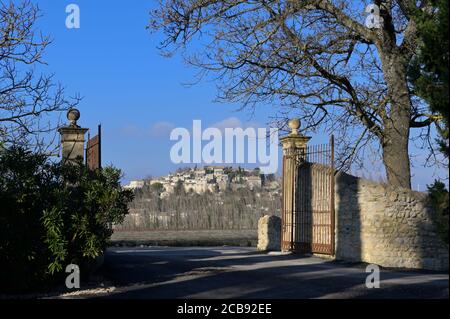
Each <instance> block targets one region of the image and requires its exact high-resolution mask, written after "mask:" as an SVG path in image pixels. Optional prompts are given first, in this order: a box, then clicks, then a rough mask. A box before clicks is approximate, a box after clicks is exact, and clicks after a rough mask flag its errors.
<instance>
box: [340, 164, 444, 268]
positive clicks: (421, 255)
mask: <svg viewBox="0 0 450 319" xmlns="http://www.w3.org/2000/svg"><path fill="white" fill-rule="evenodd" d="M335 209H336V258H337V259H342V260H349V261H363V262H367V263H374V264H378V265H381V266H385V267H406V268H421V269H431V270H447V271H448V247H447V246H446V245H445V244H444V243H443V242H442V240H441V238H440V237H439V235H437V231H436V226H435V224H434V222H433V218H434V216H433V214H434V212H433V210H432V209H431V207H430V206H429V205H428V203H427V195H426V194H425V193H420V192H414V191H411V190H407V189H398V188H397V189H395V188H393V187H390V186H387V185H384V184H379V183H375V182H371V181H368V180H364V179H361V178H357V177H354V176H351V175H348V174H345V173H338V174H337V175H336V196H335Z"/></svg>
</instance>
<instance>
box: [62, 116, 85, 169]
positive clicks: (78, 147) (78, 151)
mask: <svg viewBox="0 0 450 319" xmlns="http://www.w3.org/2000/svg"><path fill="white" fill-rule="evenodd" d="M79 118H80V111H78V110H77V109H75V108H71V109H69V110H68V111H67V119H68V120H69V125H67V126H63V127H61V128H59V129H58V132H59V134H61V148H62V162H64V163H66V162H67V163H76V162H77V159H80V160H82V162H83V163H84V142H85V139H84V136H85V134H86V132H87V131H88V129H87V128H81V127H80V126H78V125H77V121H78V119H79Z"/></svg>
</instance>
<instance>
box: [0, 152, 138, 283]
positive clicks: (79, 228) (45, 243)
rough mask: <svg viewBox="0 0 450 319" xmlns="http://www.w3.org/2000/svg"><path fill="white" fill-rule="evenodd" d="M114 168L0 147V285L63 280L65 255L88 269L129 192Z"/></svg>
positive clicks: (119, 218)
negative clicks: (93, 167) (53, 159)
mask: <svg viewBox="0 0 450 319" xmlns="http://www.w3.org/2000/svg"><path fill="white" fill-rule="evenodd" d="M120 175H121V173H120V170H118V169H116V168H113V167H106V168H104V169H101V170H95V171H90V170H88V169H87V168H86V167H85V166H84V165H82V164H81V163H79V164H77V165H74V164H72V165H64V166H63V165H60V164H59V163H52V162H51V161H50V160H49V159H48V158H47V157H46V156H44V155H40V154H34V153H32V152H30V151H26V150H24V149H21V148H11V149H6V150H4V151H3V152H1V153H0V205H1V206H0V290H3V291H24V290H34V289H44V288H48V287H49V286H50V285H52V284H53V283H55V282H61V283H63V282H64V281H61V280H62V279H61V278H63V276H64V275H65V274H64V270H65V267H66V266H67V265H68V264H71V263H75V264H77V265H79V266H80V268H81V274H82V276H83V275H84V274H86V273H87V274H89V271H90V266H91V265H92V263H93V261H94V260H95V258H96V257H98V256H100V255H101V254H102V253H103V251H104V249H105V248H106V245H107V240H108V239H109V237H110V236H111V234H112V229H111V224H114V223H120V222H122V221H123V218H124V217H125V215H126V214H127V213H128V208H127V206H128V203H129V202H130V201H131V200H132V198H133V194H132V192H130V191H127V190H122V189H121V187H120V183H119V180H120Z"/></svg>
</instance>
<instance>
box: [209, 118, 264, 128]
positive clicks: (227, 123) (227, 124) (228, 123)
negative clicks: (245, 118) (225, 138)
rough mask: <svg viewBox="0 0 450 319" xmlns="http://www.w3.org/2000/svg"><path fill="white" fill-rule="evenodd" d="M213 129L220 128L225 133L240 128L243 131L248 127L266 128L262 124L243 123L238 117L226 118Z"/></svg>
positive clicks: (214, 125)
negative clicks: (229, 129) (228, 129)
mask: <svg viewBox="0 0 450 319" xmlns="http://www.w3.org/2000/svg"><path fill="white" fill-rule="evenodd" d="M211 127H215V128H218V129H219V130H221V131H222V132H224V131H225V129H226V128H237V127H240V128H242V129H246V128H248V127H253V128H259V127H264V126H262V125H261V124H259V123H257V122H244V123H243V122H242V121H241V120H240V119H238V118H237V117H229V118H226V119H224V120H222V121H220V122H217V123H215V124H213V125H211Z"/></svg>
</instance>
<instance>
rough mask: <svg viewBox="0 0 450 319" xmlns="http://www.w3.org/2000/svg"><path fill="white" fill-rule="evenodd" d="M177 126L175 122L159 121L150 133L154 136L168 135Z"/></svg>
mask: <svg viewBox="0 0 450 319" xmlns="http://www.w3.org/2000/svg"><path fill="white" fill-rule="evenodd" d="M174 128H175V124H173V123H170V122H157V123H155V124H153V125H152V127H151V129H150V135H151V136H152V137H168V136H169V135H170V132H171V131H172V130H173V129H174Z"/></svg>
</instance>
